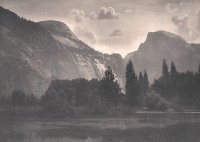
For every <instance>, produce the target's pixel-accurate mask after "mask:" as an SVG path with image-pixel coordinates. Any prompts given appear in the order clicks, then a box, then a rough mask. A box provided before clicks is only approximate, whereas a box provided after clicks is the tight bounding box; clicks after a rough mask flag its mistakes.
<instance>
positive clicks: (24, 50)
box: [0, 7, 124, 96]
mask: <svg viewBox="0 0 200 142" xmlns="http://www.w3.org/2000/svg"><path fill="white" fill-rule="evenodd" d="M108 65H109V66H111V68H112V69H113V70H114V73H115V74H116V76H117V77H118V80H119V82H120V84H121V85H122V86H123V80H124V70H123V69H124V61H123V59H122V57H121V55H119V54H113V55H108V54H103V53H100V52H98V51H95V50H94V49H92V48H91V47H89V46H88V45H86V44H85V43H84V42H82V41H81V40H79V39H78V38H77V37H76V36H75V35H74V34H73V32H72V31H71V30H70V29H69V27H68V26H67V25H65V24H64V23H62V22H59V21H42V22H39V23H35V22H32V21H28V20H26V19H24V18H20V17H19V16H18V15H16V14H15V13H13V12H11V11H9V10H7V9H4V8H2V7H0V96H9V95H11V92H12V91H13V90H15V89H22V90H24V91H25V92H27V93H28V94H30V93H34V94H36V95H42V94H43V93H44V91H45V90H46V89H47V87H48V85H49V83H50V82H51V80H53V79H74V78H80V77H81V78H86V79H92V78H97V79H100V78H101V77H102V76H103V75H104V70H105V68H106V67H107V66H108Z"/></svg>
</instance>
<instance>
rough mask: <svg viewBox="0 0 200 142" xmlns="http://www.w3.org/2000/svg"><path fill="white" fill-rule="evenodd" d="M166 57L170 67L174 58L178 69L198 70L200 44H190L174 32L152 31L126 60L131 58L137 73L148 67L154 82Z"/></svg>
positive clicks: (151, 79)
mask: <svg viewBox="0 0 200 142" xmlns="http://www.w3.org/2000/svg"><path fill="white" fill-rule="evenodd" d="M164 58H165V59H166V61H167V63H168V66H169V69H170V63H171V61H172V60H173V61H174V63H175V65H176V67H177V70H178V71H181V72H182V71H187V70H191V71H197V68H198V65H199V63H200V45H199V44H189V43H187V42H186V41H185V40H184V39H183V38H182V37H180V36H178V35H176V34H173V33H169V32H165V31H157V32H150V33H148V35H147V38H146V40H145V42H144V43H141V44H140V46H139V48H138V50H137V51H135V52H132V53H129V54H127V56H126V57H125V61H126V62H127V61H128V60H129V59H131V60H132V62H133V64H134V67H135V70H136V72H137V73H138V72H139V71H142V72H143V71H144V70H145V69H147V72H148V74H149V78H150V81H151V82H153V80H154V79H155V78H158V77H159V76H160V75H161V69H162V61H163V59H164Z"/></svg>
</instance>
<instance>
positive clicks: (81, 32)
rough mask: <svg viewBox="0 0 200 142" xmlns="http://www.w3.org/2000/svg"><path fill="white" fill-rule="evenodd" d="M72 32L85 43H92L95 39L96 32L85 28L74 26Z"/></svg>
mask: <svg viewBox="0 0 200 142" xmlns="http://www.w3.org/2000/svg"><path fill="white" fill-rule="evenodd" d="M74 33H75V35H77V36H78V37H79V38H80V39H81V40H83V41H84V42H86V43H89V44H94V43H96V41H97V36H96V34H95V33H94V32H92V31H90V30H87V29H85V28H80V27H76V28H75V29H74Z"/></svg>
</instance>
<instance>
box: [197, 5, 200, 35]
mask: <svg viewBox="0 0 200 142" xmlns="http://www.w3.org/2000/svg"><path fill="white" fill-rule="evenodd" d="M196 16H197V27H196V28H197V30H198V31H200V9H199V10H198V11H197V12H196Z"/></svg>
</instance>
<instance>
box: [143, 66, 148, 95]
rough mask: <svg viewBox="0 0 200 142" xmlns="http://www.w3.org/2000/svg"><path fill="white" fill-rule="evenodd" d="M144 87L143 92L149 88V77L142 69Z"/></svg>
mask: <svg viewBox="0 0 200 142" xmlns="http://www.w3.org/2000/svg"><path fill="white" fill-rule="evenodd" d="M144 89H145V92H147V91H148V90H149V78H148V75H147V71H146V70H145V71H144Z"/></svg>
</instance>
